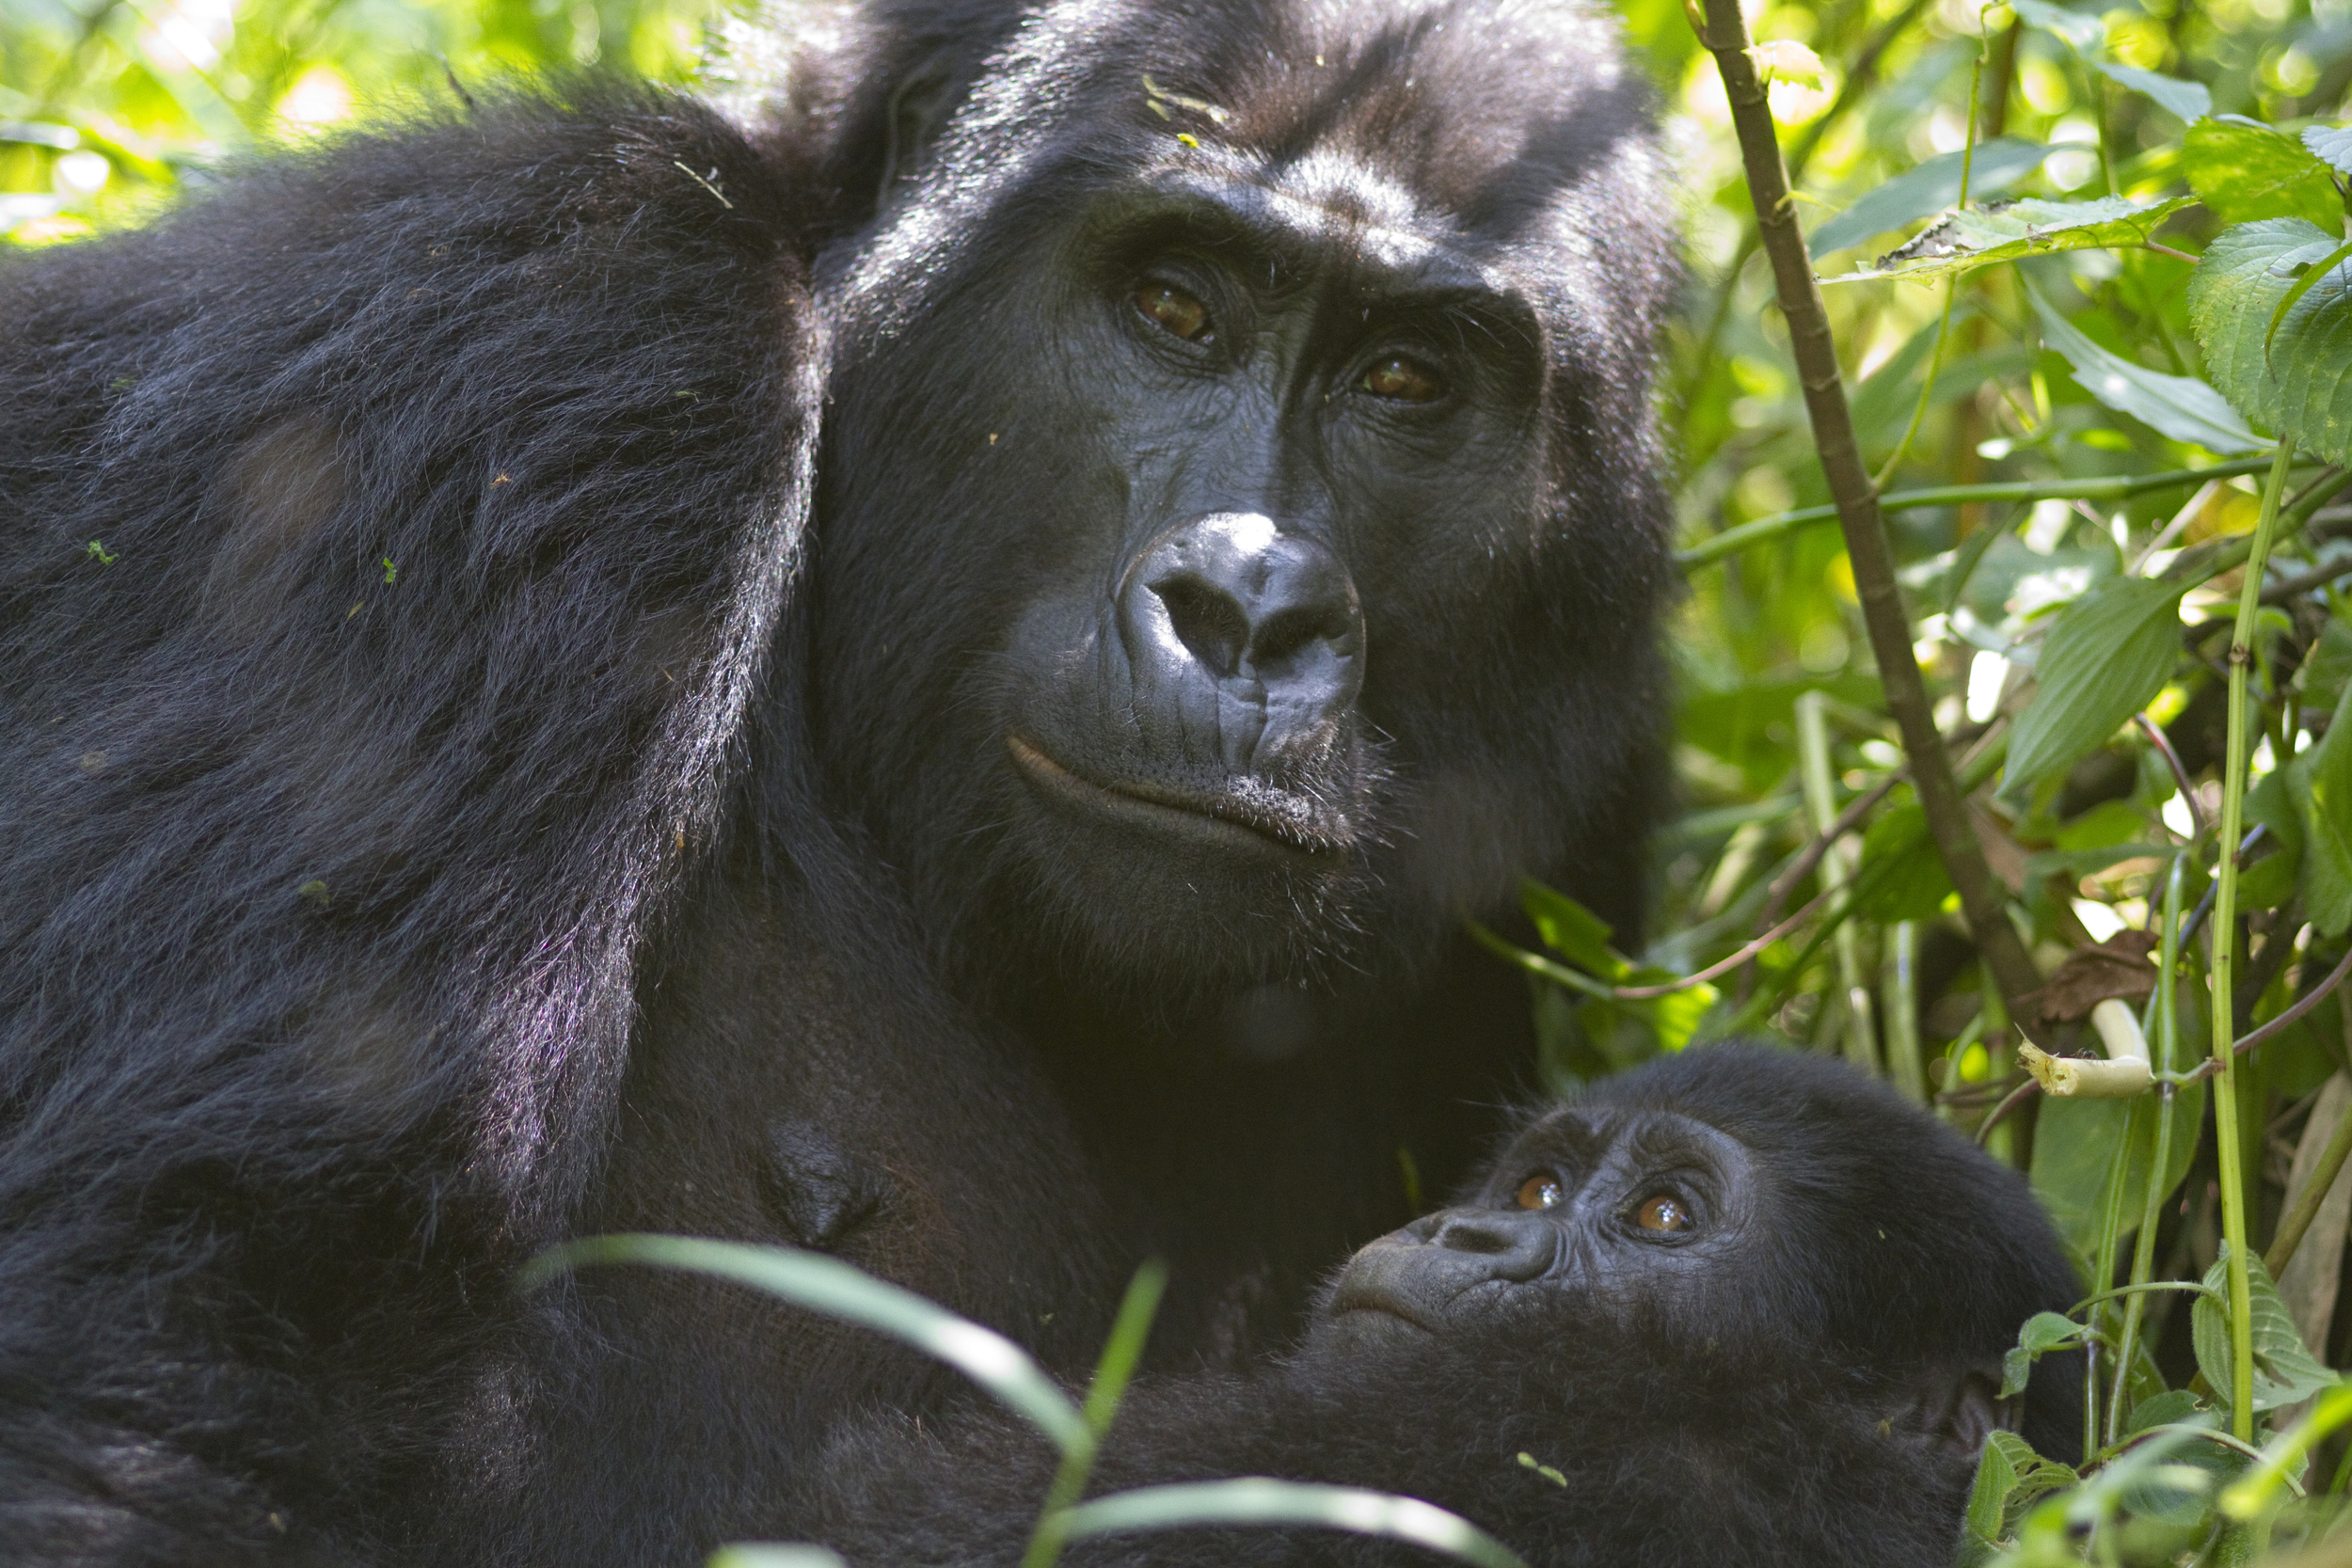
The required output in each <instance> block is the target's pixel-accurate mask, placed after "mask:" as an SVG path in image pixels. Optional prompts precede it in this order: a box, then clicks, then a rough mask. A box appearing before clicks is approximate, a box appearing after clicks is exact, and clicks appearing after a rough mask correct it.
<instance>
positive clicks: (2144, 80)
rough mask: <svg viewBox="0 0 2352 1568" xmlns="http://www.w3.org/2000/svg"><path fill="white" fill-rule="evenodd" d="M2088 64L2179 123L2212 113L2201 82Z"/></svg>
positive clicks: (2096, 62)
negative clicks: (2159, 108)
mask: <svg viewBox="0 0 2352 1568" xmlns="http://www.w3.org/2000/svg"><path fill="white" fill-rule="evenodd" d="M2090 63H2091V64H2092V65H2093V66H2094V67H2096V68H2097V69H2098V70H2099V71H2101V72H2103V73H2104V74H2105V75H2106V78H2107V80H2108V81H2110V82H2113V83H2115V84H2116V85H2117V86H2119V87H2129V88H2130V89H2131V90H2132V91H2134V92H2137V93H2140V94H2143V95H2145V96H2146V97H2149V98H2153V99H2154V100H2155V101H2156V103H2159V104H2161V105H2162V106H2163V107H2165V108H2167V109H2169V110H2171V111H2172V113H2173V114H2174V116H2176V117H2177V118H2179V119H2185V120H2190V121H2195V120H2200V119H2204V118H2205V117H2206V116H2207V115H2209V114H2211V113H2213V94H2212V93H2211V92H2209V91H2207V90H2206V87H2205V84H2204V83H2202V82H2184V81H2182V80H2181V79H2180V78H2179V77H2178V76H2160V75H2158V74H2157V73H2156V72H2154V71H2141V70H2139V69H2138V68H2137V67H2135V66H2128V65H2117V64H2115V63H2114V62H2113V61H2112V60H2093V61H2091V62H2090Z"/></svg>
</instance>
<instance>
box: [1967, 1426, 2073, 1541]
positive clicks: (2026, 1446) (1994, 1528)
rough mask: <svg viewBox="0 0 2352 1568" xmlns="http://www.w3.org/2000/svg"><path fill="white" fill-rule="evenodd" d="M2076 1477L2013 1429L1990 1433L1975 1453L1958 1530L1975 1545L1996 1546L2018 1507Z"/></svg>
mask: <svg viewBox="0 0 2352 1568" xmlns="http://www.w3.org/2000/svg"><path fill="white" fill-rule="evenodd" d="M2081 1479H2082V1478H2081V1477H2080V1476H2078V1475H2076V1474H2075V1473H2074V1467H2073V1466H2072V1465H2061V1464H2059V1463H2058V1461H2057V1460H2055V1459H2044V1458H2042V1456H2041V1455H2040V1454H2038V1453H2036V1452H2034V1450H2033V1445H2032V1444H2030V1443H2028V1442H2026V1440H2025V1439H2024V1438H2023V1437H2020V1436H2018V1435H2017V1433H2013V1432H2000V1431H1995V1432H1993V1433H1989V1434H1988V1435H1987V1436H1986V1438H1985V1441H1984V1450H1983V1451H1982V1452H1981V1453H1980V1454H1979V1455H1978V1456H1977V1479H1976V1483H1975V1484H1974V1485H1973V1486H1971V1487H1970V1488H1969V1489H1968V1512H1967V1513H1966V1515H1965V1516H1964V1523H1963V1528H1962V1534H1963V1537H1964V1538H1965V1540H1966V1542H1967V1543H1969V1544H1974V1545H1976V1546H1978V1547H1979V1548H1987V1547H1993V1546H1997V1545H1999V1544H2000V1543H2001V1540H2002V1538H2003V1537H2004V1536H2006V1535H2007V1534H2008V1533H2009V1528H2010V1519H2012V1518H2013V1517H2015V1515H2016V1514H2017V1513H2018V1512H2019V1511H2020V1510H2021V1509H2023V1508H2025V1507H2026V1505H2027V1504H2029V1503H2031V1502H2033V1501H2034V1500H2035V1499H2036V1498H2038V1497H2043V1496H2045V1495H2047V1494H2049V1493H2051V1492H2056V1491H2058V1490H2059V1489H2060V1488H2062V1487H2067V1486H2072V1485H2074V1483H2075V1482H2076V1481H2080V1480H2081Z"/></svg>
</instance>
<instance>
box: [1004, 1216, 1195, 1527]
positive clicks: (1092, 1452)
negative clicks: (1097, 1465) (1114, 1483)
mask: <svg viewBox="0 0 2352 1568" xmlns="http://www.w3.org/2000/svg"><path fill="white" fill-rule="evenodd" d="M1167 1289H1168V1265H1167V1264H1165V1263H1163V1262H1161V1261H1160V1260H1159V1259H1156V1258H1154V1259H1150V1260H1149V1261H1147V1262H1146V1263H1145V1264H1144V1265H1143V1267H1141V1268H1139V1269H1137V1270H1136V1276H1135V1278H1133V1279H1131V1280H1129V1281H1128V1282H1127V1295H1126V1298H1125V1299H1124V1300H1122V1301H1121V1302H1120V1304H1119V1317H1118V1318H1117V1320H1116V1321H1114V1322H1113V1323H1112V1324H1111V1337H1110V1339H1109V1340H1108V1342H1106V1343H1105V1344H1104V1346H1103V1358H1102V1360H1101V1361H1099V1362H1097V1363H1096V1364H1095V1368H1094V1381H1093V1383H1092V1384H1090V1385H1089V1386H1088V1388H1087V1402H1086V1406H1085V1408H1084V1409H1083V1410H1082V1411H1080V1414H1081V1415H1082V1416H1084V1417H1085V1418H1086V1426H1087V1440H1086V1441H1084V1442H1073V1443H1072V1444H1071V1445H1070V1446H1069V1447H1068V1448H1067V1449H1063V1450H1062V1456H1061V1466H1060V1468H1059V1469H1057V1470H1056V1471H1055V1472H1054V1483H1053V1485H1051V1486H1049V1487H1048V1488H1046V1492H1045V1506H1044V1507H1043V1508H1041V1509H1040V1510H1038V1515H1037V1528H1035V1529H1034V1530H1032V1531H1031V1532H1030V1534H1029V1548H1028V1550H1027V1551H1025V1552H1024V1553H1023V1554H1022V1557H1021V1568H1054V1563H1055V1561H1056V1560H1057V1559H1058V1558H1059V1557H1060V1556H1061V1549H1062V1544H1063V1543H1064V1542H1065V1541H1066V1540H1067V1539H1068V1526H1067V1525H1066V1523H1065V1519H1066V1517H1067V1515H1068V1514H1069V1513H1070V1511H1071V1510H1072V1509H1073V1508H1075V1507H1076V1506H1077V1504H1078V1500H1079V1499H1080V1498H1081V1497H1085V1496H1086V1489H1087V1481H1088V1480H1089V1478H1090V1477H1091V1476H1092V1475H1093V1474H1094V1461H1095V1458H1096V1456H1097V1455H1099V1454H1101V1452H1102V1451H1103V1439H1104V1436H1105V1435H1107V1434H1108V1433H1109V1432H1110V1430H1111V1418H1112V1417H1113V1416H1116V1415H1117V1414H1118V1413H1119V1402H1120V1398H1121V1397H1122V1396H1124V1395H1125V1394H1126V1392H1127V1382H1128V1380H1129V1379H1130V1378H1132V1377H1134V1376H1135V1371H1136V1362H1138V1361H1140V1360H1141V1359H1142V1358H1143V1341H1144V1339H1145V1338H1147V1337H1148V1336H1149V1335H1150V1334H1151V1332H1152V1316H1153V1314H1155V1313H1156V1312H1158V1311H1159V1309H1160V1295H1161V1293H1162V1292H1163V1291H1166V1290H1167Z"/></svg>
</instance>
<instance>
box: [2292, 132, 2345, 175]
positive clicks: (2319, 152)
mask: <svg viewBox="0 0 2352 1568" xmlns="http://www.w3.org/2000/svg"><path fill="white" fill-rule="evenodd" d="M2303 145H2304V147H2306V148H2307V149H2309V150H2310V151H2311V154H2312V157H2314V158H2317V159H2318V160H2319V161H2320V162H2321V163H2323V164H2326V165H2327V166H2328V167H2329V168H2331V169H2333V170H2335V171H2336V172H2337V173H2338V174H2343V175H2352V125H2306V126H2305V127H2303Z"/></svg>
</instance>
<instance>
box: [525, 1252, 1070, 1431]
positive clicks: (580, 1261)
mask: <svg viewBox="0 0 2352 1568" xmlns="http://www.w3.org/2000/svg"><path fill="white" fill-rule="evenodd" d="M612 1263H638V1264H644V1265H646V1266H648V1267H652V1268H658V1269H677V1270H681V1271H683V1272H685V1273H689V1274H702V1275H711V1276H713V1277H714V1278H719V1279H728V1280H733V1281H734V1282H735V1283H737V1284H739V1285H749V1286H751V1287H752V1288H753V1289H755V1290H758V1291H766V1292H767V1293H768V1294H770V1295H771V1296H775V1297H777V1298H778V1299H779V1300H783V1301H788V1302H790V1303H791V1304H792V1305H793V1306H795V1307H806V1308H808V1309H809V1310H810V1311H812V1312H822V1313H824V1314H825V1315H826V1316H827V1317H831V1318H839V1319H841V1320H842V1321H843V1322H845V1323H857V1324H859V1325H861V1326H863V1327H866V1328H870V1329H873V1330H875V1331H876V1332H877V1333H881V1334H886V1335H888V1336H890V1338H894V1339H897V1340H899V1341H901V1342H902V1343H905V1344H909V1345H912V1346H914V1348H915V1349H916V1350H919V1351H922V1352H923V1353H925V1354H929V1355H931V1356H935V1357H937V1358H938V1359H939V1360H942V1361H945V1362H946V1363H947V1365H949V1366H950V1367H953V1368H955V1369H956V1370H958V1371H960V1372H961V1373H963V1375H964V1376H966V1377H968V1378H970V1379H971V1380H972V1381H973V1382H975V1383H977V1384H978V1385H979V1386H981V1387H982V1388H985V1389H987V1390H988V1391H989V1392H990V1393H991V1394H993V1395H994V1396H995V1397H996V1398H997V1399H998V1400H1000V1401H1002V1402H1004V1403H1005V1404H1006V1405H1007V1406H1008V1407H1009V1408H1010V1409H1011V1410H1012V1411H1013V1412H1014V1413H1015V1414H1016V1415H1019V1416H1022V1417H1025V1418H1027V1420H1028V1421H1029V1422H1030V1423H1031V1424H1032V1425H1034V1426H1035V1427H1036V1428H1037V1429H1038V1430H1039V1431H1040V1432H1042V1433H1045V1435H1046V1436H1047V1437H1049V1438H1051V1439H1052V1440H1053V1443H1054V1446H1055V1447H1056V1448H1057V1449H1060V1450H1061V1451H1062V1452H1063V1453H1065V1454H1067V1453H1068V1452H1070V1450H1071V1449H1072V1448H1073V1446H1081V1447H1086V1448H1089V1449H1091V1447H1092V1446H1093V1442H1094V1434H1093V1432H1092V1429H1090V1428H1089V1426H1088V1425H1087V1422H1086V1418H1085V1417H1084V1416H1082V1415H1080V1414H1079V1412H1078V1408H1077V1407H1076V1406H1075V1405H1073V1404H1072V1403H1071V1402H1070V1400H1069V1398H1068V1396H1066V1395H1065V1394H1063V1392H1062V1391H1061V1386H1060V1385H1058V1384H1057V1383H1056V1382H1055V1381H1054V1380H1053V1379H1052V1378H1050V1377H1048V1376H1047V1375H1046V1374H1045V1370H1044V1369H1043V1368H1041V1367H1040V1366H1039V1365H1038V1364H1037V1363H1036V1362H1035V1361H1032V1360H1031V1359H1029V1353H1028V1352H1026V1351H1025V1350H1023V1349H1022V1348H1021V1347H1020V1346H1019V1345H1016V1344H1014V1343H1013V1342H1012V1341H1011V1340H1010V1339H1008V1338H1005V1337H1004V1336H1003V1335H1001V1334H999V1333H997V1332H996V1331H995V1330H994V1329H992V1328H982V1327H981V1326H980V1325H979V1324H978V1323H974V1322H972V1321H971V1320H970V1319H968V1318H960V1317H958V1316H956V1314H954V1313H953V1312H950V1311H948V1310H947V1309H946V1307H941V1306H939V1305H938V1304H937V1303H935V1302H930V1301H926V1300H924V1299H923V1298H922V1297H921V1296H918V1295H916V1294H915V1293H914V1291H907V1290H902V1289H900V1288H899V1287H898V1286H896V1285H892V1284H889V1283H887V1282H885V1281H883V1280H880V1279H876V1278H875V1277H874V1276H873V1275H869V1274H866V1272H864V1271H863V1270H861V1269H856V1268H853V1267H851V1266H850V1264H848V1263H845V1262H843V1261H841V1259H838V1258H828V1257H826V1256H825V1255H824V1254H822V1253H817V1252H803V1251H802V1250H801V1249H800V1248H798V1247H787V1246H753V1245H750V1244H749V1243H742V1242H713V1241H706V1240H702V1239H700V1238H697V1237H692V1236H655V1235H646V1234H642V1233H623V1234H619V1235H612V1236H588V1237H583V1238H582V1239H580V1241H576V1242H566V1243H564V1244H563V1245H562V1246H558V1247H550V1248H548V1250H547V1251H545V1252H543V1253H541V1254H539V1256H538V1257H536V1258H533V1259H532V1260H531V1261H530V1262H528V1263H526V1264H524V1265H523V1267H522V1270H521V1273H520V1275H519V1277H518V1279H517V1284H518V1285H519V1286H520V1288H521V1289H523V1290H526V1291H528V1290H532V1289H534V1288H535V1287H537V1286H539V1285H541V1284H544V1283H545V1282H546V1281H548V1279H550V1278H552V1277H553V1276H555V1275H559V1274H563V1273H564V1272H566V1271H568V1270H572V1269H579V1268H585V1267H593V1266H596V1265H602V1264H612Z"/></svg>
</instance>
